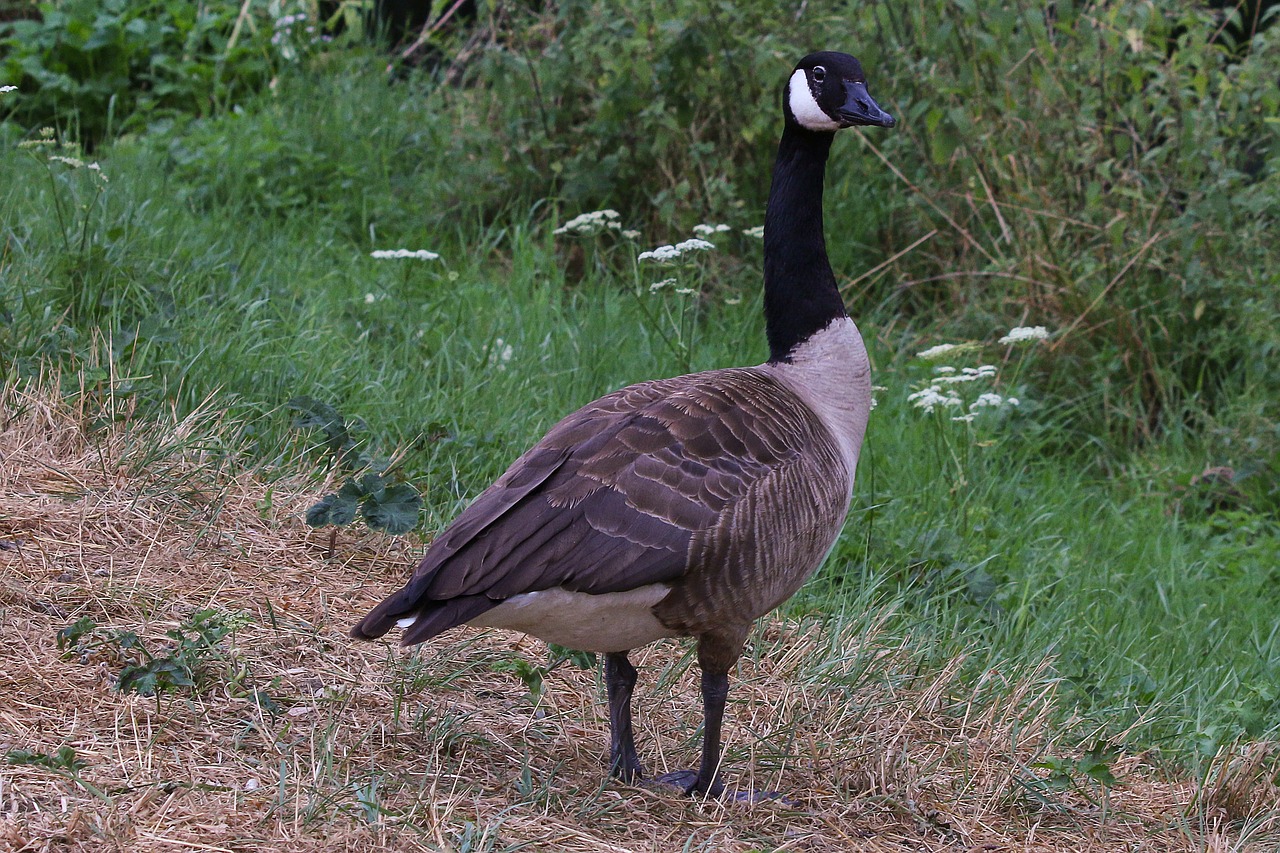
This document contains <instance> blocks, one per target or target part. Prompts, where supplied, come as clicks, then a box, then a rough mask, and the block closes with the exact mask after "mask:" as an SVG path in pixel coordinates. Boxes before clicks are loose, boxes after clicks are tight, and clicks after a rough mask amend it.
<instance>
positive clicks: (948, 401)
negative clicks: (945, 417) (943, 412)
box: [907, 385, 964, 412]
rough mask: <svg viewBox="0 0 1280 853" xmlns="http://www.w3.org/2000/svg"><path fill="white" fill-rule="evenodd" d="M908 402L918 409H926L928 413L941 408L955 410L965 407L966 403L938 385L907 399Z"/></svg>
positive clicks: (923, 389)
mask: <svg viewBox="0 0 1280 853" xmlns="http://www.w3.org/2000/svg"><path fill="white" fill-rule="evenodd" d="M907 400H908V401H909V402H910V403H911V404H912V405H913V406H915V407H916V408H917V409H924V410H925V411H926V412H932V411H933V410H934V409H936V408H938V407H939V406H943V407H946V408H954V407H956V406H960V405H963V403H964V401H963V400H961V399H960V398H959V397H957V396H956V395H955V394H953V393H951V392H949V391H948V392H943V390H942V389H941V388H939V387H938V386H936V385H930V386H929V387H927V388H922V389H920V390H919V391H917V392H915V393H914V394H911V395H909V396H908V397H907Z"/></svg>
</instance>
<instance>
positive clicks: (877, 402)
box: [871, 385, 889, 409]
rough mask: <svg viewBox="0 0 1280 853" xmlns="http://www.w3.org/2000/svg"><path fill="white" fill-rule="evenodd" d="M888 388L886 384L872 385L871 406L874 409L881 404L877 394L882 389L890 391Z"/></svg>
mask: <svg viewBox="0 0 1280 853" xmlns="http://www.w3.org/2000/svg"><path fill="white" fill-rule="evenodd" d="M888 390H889V389H888V388H886V387H885V386H884V385H872V386H871V408H873V409H874V408H875V407H876V406H878V405H880V400H879V398H877V397H876V394H878V393H879V392H881V391H888Z"/></svg>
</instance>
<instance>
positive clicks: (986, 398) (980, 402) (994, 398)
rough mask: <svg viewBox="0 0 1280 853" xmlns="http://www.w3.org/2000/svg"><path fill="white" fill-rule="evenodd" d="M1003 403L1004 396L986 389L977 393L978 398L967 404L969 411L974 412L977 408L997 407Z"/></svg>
mask: <svg viewBox="0 0 1280 853" xmlns="http://www.w3.org/2000/svg"><path fill="white" fill-rule="evenodd" d="M1003 405H1004V397H1001V396H1000V395H999V394H996V393H995V392H993V391H987V392H986V393H984V394H979V395H978V399H976V400H974V401H973V402H972V403H970V404H969V411H971V412H976V411H977V410H978V409H998V408H1000V407H1001V406H1003Z"/></svg>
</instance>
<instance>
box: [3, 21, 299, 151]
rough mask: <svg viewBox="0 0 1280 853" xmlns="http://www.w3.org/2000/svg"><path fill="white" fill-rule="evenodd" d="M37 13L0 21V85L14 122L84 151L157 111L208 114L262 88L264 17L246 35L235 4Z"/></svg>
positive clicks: (269, 55)
mask: <svg viewBox="0 0 1280 853" xmlns="http://www.w3.org/2000/svg"><path fill="white" fill-rule="evenodd" d="M39 10H40V15H39V17H38V18H35V19H29V20H16V21H10V22H8V23H5V24H0V54H2V55H4V60H3V61H2V62H0V83H6V84H9V85H16V86H19V87H20V89H21V91H22V94H23V97H22V98H21V100H20V101H19V102H18V103H19V106H18V108H17V111H16V113H15V118H16V119H17V120H18V121H19V122H21V123H23V124H26V125H28V126H35V125H56V126H60V127H62V128H64V129H67V130H70V131H71V133H70V134H69V135H70V136H71V137H72V138H75V139H78V140H79V141H80V142H81V143H82V144H84V145H85V146H86V147H89V148H92V147H93V146H95V145H97V144H99V143H100V142H101V141H102V140H104V139H106V138H108V137H110V136H112V135H114V134H117V133H121V132H127V131H131V130H137V129H140V128H142V127H145V126H146V125H147V124H148V123H149V122H151V121H153V120H155V119H157V118H160V117H164V116H170V115H174V114H194V115H204V114H207V113H209V112H210V111H211V110H213V109H214V108H215V107H217V106H218V105H219V104H224V103H227V102H228V101H231V100H233V99H235V98H237V97H240V96H242V95H243V94H245V93H246V92H249V91H253V90H256V89H258V88H259V87H261V86H262V85H264V84H265V83H266V81H267V80H268V79H269V77H270V75H271V72H272V68H273V62H274V61H275V57H274V56H273V51H272V50H271V44H270V35H271V34H272V32H271V28H270V24H269V22H266V23H263V24H262V25H260V26H259V27H257V29H256V32H257V33H258V37H257V38H252V37H250V35H251V34H252V33H253V32H255V30H254V29H252V28H251V29H250V30H247V31H246V30H245V29H244V28H243V27H240V28H237V23H238V17H239V11H240V10H239V4H231V3H213V4H197V3H185V2H173V1H172V0H145V2H139V0H64V1H63V2H56V3H55V2H47V3H41V4H39ZM240 34H243V35H242V36H241V37H239V38H237V37H236V36H237V35H240ZM264 36H265V37H264Z"/></svg>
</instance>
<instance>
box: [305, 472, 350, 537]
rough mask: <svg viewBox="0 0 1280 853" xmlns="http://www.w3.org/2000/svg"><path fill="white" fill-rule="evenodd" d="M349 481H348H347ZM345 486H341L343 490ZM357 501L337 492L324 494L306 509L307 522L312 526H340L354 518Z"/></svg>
mask: <svg viewBox="0 0 1280 853" xmlns="http://www.w3.org/2000/svg"><path fill="white" fill-rule="evenodd" d="M348 483H350V481H348ZM345 489H346V487H345V486H344V487H343V490H344V491H345ZM357 508H358V503H357V501H356V498H355V497H352V496H351V495H348V494H343V493H342V492H339V493H337V494H331V495H325V496H324V497H323V498H321V499H320V502H319V503H316V504H313V505H312V507H311V508H310V509H308V510H307V524H309V525H311V526H312V527H326V526H328V525H333V526H335V527H342V526H344V525H347V524H350V523H351V522H353V521H355V520H356V509H357Z"/></svg>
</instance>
